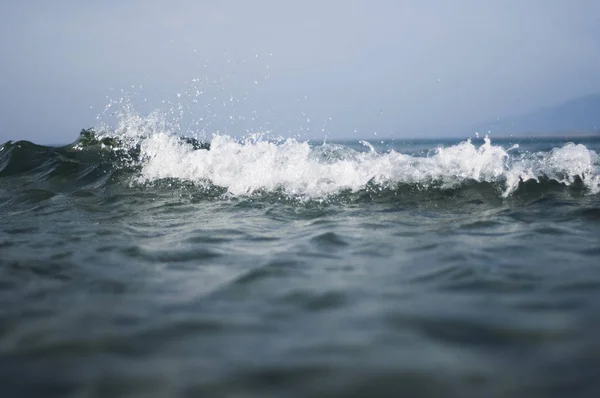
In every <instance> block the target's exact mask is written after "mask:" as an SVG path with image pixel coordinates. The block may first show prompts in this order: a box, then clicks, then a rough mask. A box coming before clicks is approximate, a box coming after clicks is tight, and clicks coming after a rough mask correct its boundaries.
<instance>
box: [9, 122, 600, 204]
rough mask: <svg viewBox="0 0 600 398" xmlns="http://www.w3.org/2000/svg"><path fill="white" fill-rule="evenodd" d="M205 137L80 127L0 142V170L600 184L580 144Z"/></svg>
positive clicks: (325, 188)
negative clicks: (45, 140)
mask: <svg viewBox="0 0 600 398" xmlns="http://www.w3.org/2000/svg"><path fill="white" fill-rule="evenodd" d="M208 141H209V140H204V141H202V140H199V139H195V138H185V137H181V136H179V135H177V134H174V133H170V132H168V131H159V130H157V129H155V128H152V129H144V128H141V129H140V128H138V129H134V130H131V129H129V130H127V129H121V130H117V131H100V132H95V131H94V130H83V131H82V133H81V135H80V137H79V139H78V140H77V141H75V142H74V143H72V144H70V145H66V146H63V147H44V146H39V145H35V144H33V143H30V142H26V141H19V142H8V143H6V144H4V145H2V146H1V147H0V178H3V177H17V176H20V177H22V178H24V179H25V180H26V181H28V182H30V183H42V182H46V183H52V187H53V189H57V190H59V191H64V190H76V189H78V188H80V187H87V188H89V187H90V186H100V185H103V184H110V183H119V184H124V185H127V186H134V185H137V186H151V185H155V186H156V185H159V186H161V185H164V184H163V183H164V182H167V186H173V184H175V185H176V186H177V185H180V186H181V185H186V184H187V185H192V186H193V187H195V188H196V189H201V190H205V191H207V192H212V193H213V195H216V196H219V197H248V196H256V195H265V194H266V195H272V194H276V195H277V196H285V197H286V198H291V199H298V200H324V199H332V198H335V197H338V196H344V195H345V196H348V195H350V196H352V195H359V196H361V197H363V196H364V195H363V194H365V193H367V194H368V195H369V196H370V197H378V196H380V197H387V196H390V195H392V196H397V195H398V194H401V193H407V192H411V193H421V194H427V193H431V192H440V191H442V192H443V191H452V190H457V189H458V190H461V189H466V188H469V189H473V187H475V189H485V190H488V188H489V187H490V186H491V187H493V191H494V192H496V195H497V196H498V197H501V198H507V197H510V196H512V195H514V194H518V193H519V192H520V191H522V190H523V189H524V187H527V186H534V185H535V186H537V189H541V190H545V189H553V188H554V187H556V186H557V185H558V186H562V187H563V188H565V189H567V188H568V189H575V190H577V191H578V192H581V193H584V194H591V195H596V194H598V193H599V192H600V161H599V157H598V153H597V152H595V151H594V150H592V149H588V147H586V145H584V144H582V143H579V144H574V143H571V142H567V143H564V142H563V143H556V144H557V145H558V146H555V147H552V148H550V149H548V150H535V149H538V148H540V147H544V145H546V146H547V144H549V142H546V143H545V142H543V141H539V142H534V143H533V144H531V143H529V144H525V146H523V144H520V145H519V144H512V143H506V142H505V143H504V144H505V145H502V144H497V145H496V144H494V143H492V141H491V140H490V139H489V138H487V137H486V138H485V139H484V140H483V141H482V142H479V143H475V142H473V141H471V140H466V141H463V142H458V143H456V142H455V143H449V142H448V143H446V145H435V143H434V142H430V143H428V144H429V145H432V146H431V147H430V148H428V149H426V150H425V149H423V148H424V145H426V144H427V143H425V142H422V141H421V142H417V143H415V142H393V141H381V142H378V143H377V144H376V145H373V144H371V143H369V142H366V141H360V142H346V143H325V142H321V143H313V142H309V141H299V140H296V139H293V138H288V139H266V138H264V137H262V136H260V135H253V136H249V137H245V138H243V139H235V138H232V137H230V136H227V135H220V134H215V135H213V137H212V139H211V140H210V142H208ZM417 144H418V145H417ZM527 147H530V149H527ZM425 148H426V147H425Z"/></svg>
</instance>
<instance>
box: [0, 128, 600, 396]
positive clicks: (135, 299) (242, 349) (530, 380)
mask: <svg viewBox="0 0 600 398" xmlns="http://www.w3.org/2000/svg"><path fill="white" fill-rule="evenodd" d="M144 126H145V125H143V124H142V125H137V126H134V128H117V129H113V130H109V129H97V130H85V131H82V133H81V135H80V136H79V137H77V134H74V136H73V141H74V142H73V143H72V144H69V145H61V146H42V145H38V144H36V143H33V142H28V141H16V142H14V141H9V142H6V143H4V144H2V145H1V146H0V396H1V397H3V398H10V397H78V398H79V397H180V396H181V397H344V398H351V397H528V398H533V397H598V396H600V378H599V376H600V337H599V336H600V157H599V155H598V154H599V153H600V138H599V137H567V138H563V137H561V138H550V139H549V138H518V137H517V138H515V137H509V138H503V139H494V137H493V136H486V137H483V136H482V137H471V138H469V137H464V138H463V139H460V138H457V139H415V140H407V139H396V140H389V139H388V140H379V139H370V140H366V141H362V140H347V141H330V140H317V141H315V140H312V141H311V140H302V139H300V138H273V137H270V136H265V135H260V134H254V135H248V136H246V137H243V138H235V137H231V136H228V135H227V134H217V133H215V134H212V135H210V136H208V135H207V136H204V137H200V138H190V137H183V136H182V135H180V134H177V133H174V132H170V131H168V129H161V128H157V127H156V126H154V127H152V128H150V127H148V126H147V125H146V127H144ZM372 138H373V137H372Z"/></svg>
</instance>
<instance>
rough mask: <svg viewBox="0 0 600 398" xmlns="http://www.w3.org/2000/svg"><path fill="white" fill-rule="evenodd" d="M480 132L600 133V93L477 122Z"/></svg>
mask: <svg viewBox="0 0 600 398" xmlns="http://www.w3.org/2000/svg"><path fill="white" fill-rule="evenodd" d="M475 131H478V132H479V133H486V132H488V131H491V132H492V133H493V134H494V135H495V136H496V137H498V136H507V135H523V136H527V135H529V136H538V135H559V134H566V135H596V134H597V135H600V94H594V95H587V96H585V97H580V98H576V99H573V100H571V101H567V102H565V103H563V104H560V105H557V106H552V107H548V108H542V109H540V110H538V111H535V112H531V113H527V114H523V115H519V116H515V117H508V118H504V119H500V120H495V121H493V122H490V123H485V124H482V125H479V126H476V130H475Z"/></svg>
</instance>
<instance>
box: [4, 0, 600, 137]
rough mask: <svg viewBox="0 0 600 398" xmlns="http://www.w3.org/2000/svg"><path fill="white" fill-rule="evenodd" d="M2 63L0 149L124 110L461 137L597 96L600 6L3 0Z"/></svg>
mask: <svg viewBox="0 0 600 398" xmlns="http://www.w3.org/2000/svg"><path fill="white" fill-rule="evenodd" d="M0 57H1V58H0V59H1V61H0V65H1V68H0V74H1V78H0V142H5V141H7V140H21V139H26V140H31V141H34V142H38V143H67V142H72V141H74V140H75V139H76V137H77V134H78V132H79V131H80V130H81V129H82V128H87V127H91V126H95V125H98V124H99V123H108V124H112V123H116V121H115V116H114V114H115V112H119V111H122V110H123V109H125V105H124V103H127V104H129V107H130V108H133V109H134V110H135V111H136V112H139V113H140V114H142V115H146V114H149V113H150V112H152V111H157V112H158V113H160V114H163V115H165V116H164V117H165V118H167V119H169V120H170V121H171V122H173V126H175V125H178V126H179V129H180V130H179V131H180V132H181V133H182V134H189V133H194V132H206V133H212V132H221V133H226V134H230V135H235V136H241V135H245V134H248V133H252V132H261V131H263V132H270V133H272V134H274V135H281V136H285V137H287V136H294V137H300V138H317V139H320V138H328V139H343V138H371V137H373V136H378V137H382V138H383V137H386V138H387V137H390V138H404V137H407V138H408V137H426V136H431V137H434V136H442V137H443V136H446V135H448V136H449V135H453V136H456V135H457V134H458V135H460V134H463V132H465V133H468V128H469V126H472V125H477V124H480V123H483V122H486V121H488V120H495V119H496V118H500V117H506V116H510V115H515V114H520V113H524V112H528V111H531V110H535V109H537V108H539V107H543V106H549V105H553V104H556V103H560V102H563V101H566V100H569V99H571V98H575V97H577V96H581V95H587V94H590V93H597V92H600V2H598V1H597V0H576V1H567V0H527V1H523V0H497V1H493V2H492V1H489V2H488V1H480V0H456V1H446V0H418V1H417V0H411V1H408V0H404V1H403V0H372V1H366V0H365V1H360V0H329V1H312V0H304V1H301V2H299V1H297V2H287V1H275V0H273V1H267V0H254V1H242V0H237V1H232V0H229V1H227V0H223V1H218V2H217V1H202V0H197V1H193V0H171V1H154V0H129V1H123V0H119V1H117V0H106V1H103V2H81V1H76V0H72V1H67V0H55V1H41V0H29V1H22V2H17V1H5V2H1V3H0ZM109 105H110V106H109ZM175 122H177V123H175ZM172 128H175V127H172Z"/></svg>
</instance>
